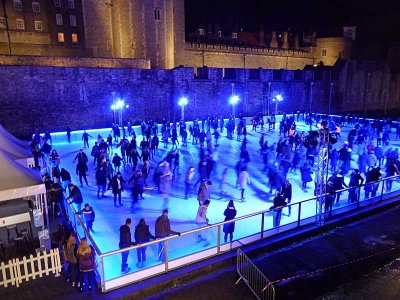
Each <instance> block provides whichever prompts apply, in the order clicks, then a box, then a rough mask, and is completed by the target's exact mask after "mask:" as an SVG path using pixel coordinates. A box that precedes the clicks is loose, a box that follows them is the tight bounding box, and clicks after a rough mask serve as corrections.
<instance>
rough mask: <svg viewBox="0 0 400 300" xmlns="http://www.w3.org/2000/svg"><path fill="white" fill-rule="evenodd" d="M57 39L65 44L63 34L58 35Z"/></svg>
mask: <svg viewBox="0 0 400 300" xmlns="http://www.w3.org/2000/svg"><path fill="white" fill-rule="evenodd" d="M57 39H58V42H59V43H64V42H65V39H64V33H63V32H59V33H57Z"/></svg>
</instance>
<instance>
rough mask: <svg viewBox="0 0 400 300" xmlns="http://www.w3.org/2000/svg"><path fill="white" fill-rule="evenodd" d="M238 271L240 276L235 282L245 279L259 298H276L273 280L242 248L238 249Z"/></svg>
mask: <svg viewBox="0 0 400 300" xmlns="http://www.w3.org/2000/svg"><path fill="white" fill-rule="evenodd" d="M236 271H237V273H238V274H239V276H240V277H239V279H238V280H237V281H236V283H235V284H238V283H239V282H240V281H242V280H243V281H244V282H245V283H246V285H247V286H248V287H249V289H250V290H251V291H252V292H253V294H254V295H255V296H256V297H257V299H259V300H274V299H275V288H274V286H273V284H272V282H271V281H269V280H268V278H267V277H266V276H265V275H264V274H263V273H262V272H261V271H260V269H259V268H257V266H256V265H255V264H254V263H253V262H252V261H251V259H250V258H249V257H248V256H247V255H246V254H245V253H244V252H243V251H242V249H240V248H239V249H238V250H237V256H236Z"/></svg>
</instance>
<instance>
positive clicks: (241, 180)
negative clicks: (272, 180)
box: [237, 167, 250, 202]
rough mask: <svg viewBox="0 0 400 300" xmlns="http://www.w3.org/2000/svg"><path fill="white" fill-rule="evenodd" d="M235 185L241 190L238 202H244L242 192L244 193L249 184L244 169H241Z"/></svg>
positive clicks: (248, 177) (247, 174)
mask: <svg viewBox="0 0 400 300" xmlns="http://www.w3.org/2000/svg"><path fill="white" fill-rule="evenodd" d="M237 184H238V186H239V188H240V190H241V198H240V202H245V200H244V199H245V198H244V191H245V189H246V187H247V185H248V184H250V176H249V173H248V172H247V170H246V167H243V168H242V170H241V171H240V173H239V176H238V182H237Z"/></svg>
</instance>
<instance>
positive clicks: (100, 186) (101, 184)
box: [96, 165, 107, 199]
mask: <svg viewBox="0 0 400 300" xmlns="http://www.w3.org/2000/svg"><path fill="white" fill-rule="evenodd" d="M96 183H97V199H100V191H101V198H104V193H105V192H106V185H107V174H106V170H105V169H104V166H103V165H100V166H99V167H98V168H97V170H96Z"/></svg>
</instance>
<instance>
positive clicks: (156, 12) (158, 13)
mask: <svg viewBox="0 0 400 300" xmlns="http://www.w3.org/2000/svg"><path fill="white" fill-rule="evenodd" d="M154 19H156V20H161V9H159V8H156V9H155V10H154Z"/></svg>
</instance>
